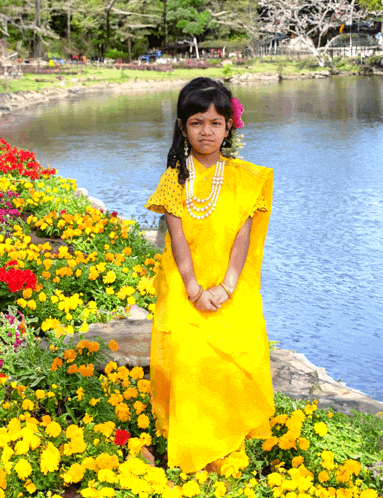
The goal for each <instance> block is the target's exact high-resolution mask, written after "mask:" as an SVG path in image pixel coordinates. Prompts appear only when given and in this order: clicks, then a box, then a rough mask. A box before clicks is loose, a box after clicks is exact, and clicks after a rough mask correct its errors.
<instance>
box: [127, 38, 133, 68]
mask: <svg viewBox="0 0 383 498" xmlns="http://www.w3.org/2000/svg"><path fill="white" fill-rule="evenodd" d="M128 52H129V64H130V63H131V62H132V39H131V38H130V37H129V38H128Z"/></svg>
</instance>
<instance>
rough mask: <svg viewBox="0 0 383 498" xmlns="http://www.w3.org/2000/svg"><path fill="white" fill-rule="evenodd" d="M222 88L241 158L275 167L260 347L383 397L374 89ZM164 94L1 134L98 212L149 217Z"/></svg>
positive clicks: (381, 187)
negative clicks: (238, 107)
mask: <svg viewBox="0 0 383 498" xmlns="http://www.w3.org/2000/svg"><path fill="white" fill-rule="evenodd" d="M234 91H235V94H236V96H238V97H239V99H240V100H241V102H242V103H243V104H244V107H245V110H246V112H245V114H244V122H245V124H246V126H245V128H244V131H243V133H244V136H245V138H244V141H245V142H246V147H245V149H244V150H243V156H244V157H245V158H246V159H247V160H249V161H252V162H254V163H256V164H262V165H265V166H269V167H272V168H274V175H275V180H274V204H273V214H272V218H271V224H270V231H269V235H268V238H267V241H266V249H265V260H264V265H263V272H262V285H263V287H262V289H263V296H264V313H265V317H266V321H267V324H268V332H269V336H270V339H273V340H280V341H281V347H283V348H287V349H295V350H297V351H298V352H301V353H304V354H305V355H306V356H307V358H308V359H309V360H310V361H312V362H313V363H314V364H316V365H318V366H323V367H325V368H326V370H327V371H328V373H329V374H330V375H331V376H332V377H334V378H336V379H338V378H340V379H341V380H342V381H343V382H346V383H347V384H348V385H349V386H351V387H354V388H357V389H360V390H361V391H363V392H366V393H368V394H369V395H370V396H372V397H373V398H375V399H380V400H383V368H382V366H381V356H382V352H383V348H382V322H383V311H382V308H383V307H382V300H383V291H382V284H381V282H382V281H383V265H382V256H381V255H382V250H383V247H382V246H383V244H382V228H383V227H382V221H383V215H382V205H383V174H382V173H383V171H382V170H383V161H382V159H381V158H382V157H383V80H382V79H380V78H378V77H370V78H358V77H351V78H332V79H325V80H303V81H285V82H282V84H278V83H275V84H274V83H273V84H269V85H261V84H260V85H253V86H250V87H240V88H235V89H234ZM176 99H177V92H163V93H157V94H155V95H154V94H145V95H144V94H143V95H140V94H137V95H132V96H119V97H110V96H105V95H103V96H99V97H94V96H93V97H92V98H91V99H84V100H79V101H76V102H65V103H60V104H57V105H54V106H52V105H49V106H45V107H41V108H37V109H33V110H32V109H30V110H28V111H27V112H25V111H24V113H23V115H21V114H20V115H19V116H15V117H13V118H12V119H11V120H9V121H8V122H6V121H5V119H6V118H4V119H3V120H2V123H1V124H0V135H1V136H2V137H4V138H6V139H7V140H8V141H9V142H10V143H12V144H14V145H17V146H18V147H23V148H26V149H29V150H34V151H36V155H37V157H38V158H39V159H40V161H41V162H42V163H43V164H45V163H49V164H51V166H54V167H56V168H58V169H59V170H60V174H61V175H63V176H69V177H72V178H76V179H77V180H78V185H79V186H84V187H86V188H88V190H89V192H90V194H91V195H93V196H96V197H99V198H101V199H103V200H104V201H105V202H106V204H107V205H108V207H109V208H110V209H113V210H116V211H118V212H120V213H122V214H124V215H125V216H135V217H137V216H138V217H139V218H141V219H144V217H145V216H147V219H148V220H149V221H150V220H151V219H153V217H155V215H152V214H151V213H149V214H148V215H147V214H146V211H145V210H144V209H143V207H142V205H143V204H144V202H145V201H146V199H147V198H148V197H149V195H150V194H151V192H152V191H153V189H154V188H155V187H156V185H157V182H158V179H159V177H160V175H161V173H162V172H163V170H164V168H165V163H166V156H167V152H168V149H169V146H170V142H171V137H172V131H173V123H174V118H175V115H174V109H175V105H176Z"/></svg>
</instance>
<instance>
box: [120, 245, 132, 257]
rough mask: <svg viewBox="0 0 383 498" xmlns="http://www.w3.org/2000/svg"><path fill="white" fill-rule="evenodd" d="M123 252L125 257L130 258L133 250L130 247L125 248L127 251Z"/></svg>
mask: <svg viewBox="0 0 383 498" xmlns="http://www.w3.org/2000/svg"><path fill="white" fill-rule="evenodd" d="M122 252H123V254H125V256H130V254H131V253H132V250H131V248H130V247H125V249H124V250H123V251H122Z"/></svg>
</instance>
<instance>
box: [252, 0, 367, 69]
mask: <svg viewBox="0 0 383 498" xmlns="http://www.w3.org/2000/svg"><path fill="white" fill-rule="evenodd" d="M372 1H376V0H372ZM259 6H260V8H261V9H262V10H261V21H262V28H261V31H263V32H264V33H267V34H268V35H274V36H275V34H276V33H284V34H287V35H290V36H291V35H294V36H295V37H299V38H300V40H301V41H302V42H303V43H304V44H305V45H306V47H307V48H308V49H309V50H310V51H311V52H312V53H313V55H315V56H316V58H317V60H318V63H319V64H320V65H321V66H324V64H325V60H326V57H328V58H329V56H328V50H329V49H330V47H331V45H332V44H333V42H334V41H335V40H336V39H337V38H338V37H339V36H340V35H338V36H335V37H333V38H332V39H330V40H327V43H325V45H324V46H322V45H323V41H324V39H325V36H326V34H327V33H328V31H329V30H330V29H332V28H333V29H334V28H335V29H338V28H339V27H340V26H341V24H345V23H349V22H351V23H352V22H353V21H354V20H355V19H358V20H360V19H362V18H364V17H366V16H367V15H370V14H369V13H367V11H366V10H365V9H364V8H363V7H362V6H359V5H357V4H356V0H352V1H351V2H350V1H348V0H274V1H273V2H270V1H268V0H259Z"/></svg>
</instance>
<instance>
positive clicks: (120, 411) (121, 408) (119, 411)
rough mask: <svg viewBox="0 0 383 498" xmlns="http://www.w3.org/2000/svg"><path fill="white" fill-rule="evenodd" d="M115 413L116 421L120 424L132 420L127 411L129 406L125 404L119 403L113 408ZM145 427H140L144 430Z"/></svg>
mask: <svg viewBox="0 0 383 498" xmlns="http://www.w3.org/2000/svg"><path fill="white" fill-rule="evenodd" d="M115 412H116V415H117V417H118V419H119V420H120V421H121V422H128V421H129V420H131V418H132V416H131V413H130V410H129V406H128V405H127V404H126V403H119V404H118V405H117V406H116V408H115ZM140 416H141V415H140ZM148 420H149V419H148ZM146 427H147V426H146ZM146 427H142V428H143V429H145V428H146Z"/></svg>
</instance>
